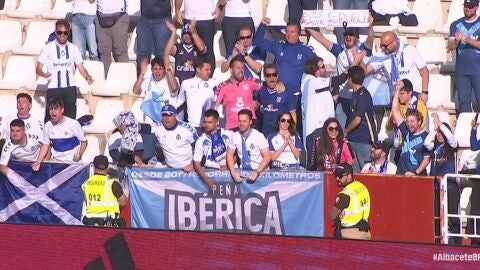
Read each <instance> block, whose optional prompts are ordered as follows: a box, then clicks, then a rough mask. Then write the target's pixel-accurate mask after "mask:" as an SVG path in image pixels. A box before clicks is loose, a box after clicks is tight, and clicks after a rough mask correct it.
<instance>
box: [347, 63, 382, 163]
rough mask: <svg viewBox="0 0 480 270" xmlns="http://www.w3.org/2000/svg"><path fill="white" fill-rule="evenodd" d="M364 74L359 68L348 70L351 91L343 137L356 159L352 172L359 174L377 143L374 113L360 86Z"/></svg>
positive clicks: (364, 91)
mask: <svg viewBox="0 0 480 270" xmlns="http://www.w3.org/2000/svg"><path fill="white" fill-rule="evenodd" d="M364 79H365V72H364V71H363V69H362V68H361V67H359V66H354V67H351V68H349V69H348V83H349V84H350V87H352V89H353V94H352V103H351V107H350V114H349V115H348V116H349V117H348V118H347V123H348V125H347V127H346V128H345V137H346V138H347V139H348V141H349V142H350V143H351V145H352V149H353V152H354V153H355V156H356V158H357V160H356V162H355V163H354V164H353V170H354V171H355V172H360V170H361V169H362V168H363V166H365V163H366V162H368V160H369V158H370V151H371V149H372V145H374V144H375V143H376V142H377V129H376V125H375V111H374V109H373V101H372V96H371V95H370V92H368V90H367V89H366V88H365V87H363V86H362V84H363V80H364Z"/></svg>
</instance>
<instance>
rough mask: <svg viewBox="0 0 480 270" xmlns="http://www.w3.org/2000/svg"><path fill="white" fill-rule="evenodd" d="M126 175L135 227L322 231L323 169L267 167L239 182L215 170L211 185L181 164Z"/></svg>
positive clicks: (134, 170)
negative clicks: (249, 180)
mask: <svg viewBox="0 0 480 270" xmlns="http://www.w3.org/2000/svg"><path fill="white" fill-rule="evenodd" d="M248 173H249V172H242V175H243V176H245V177H246V176H248ZM127 175H128V182H129V187H130V204H131V209H132V227H136V228H152V229H168V230H191V231H216V232H233V233H259V234H274V235H295V236H324V220H323V214H324V211H323V209H324V205H323V204H324V182H323V181H324V174H323V172H299V171H267V172H264V173H262V175H261V176H260V177H259V178H258V179H257V180H256V181H255V182H254V183H247V182H246V181H244V182H243V183H241V184H235V183H234V182H233V180H232V178H231V176H230V173H229V172H227V171H213V170H212V171H207V175H208V176H209V177H211V178H212V179H214V181H215V185H214V186H213V187H212V189H211V190H210V191H209V190H208V189H207V187H206V186H205V184H204V183H203V182H202V180H201V179H200V178H199V177H198V176H197V175H196V174H195V173H184V172H183V171H180V170H172V169H156V168H139V167H132V168H129V169H128V170H127Z"/></svg>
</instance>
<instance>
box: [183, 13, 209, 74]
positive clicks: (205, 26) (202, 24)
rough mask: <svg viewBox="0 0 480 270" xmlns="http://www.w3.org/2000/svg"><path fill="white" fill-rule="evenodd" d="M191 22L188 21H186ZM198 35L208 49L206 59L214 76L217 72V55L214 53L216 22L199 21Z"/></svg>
mask: <svg viewBox="0 0 480 270" xmlns="http://www.w3.org/2000/svg"><path fill="white" fill-rule="evenodd" d="M186 21H187V22H189V21H188V20H186ZM196 29H197V33H198V35H199V36H200V37H201V38H202V40H203V42H204V43H205V46H206V47H207V52H206V53H205V57H207V59H208V62H209V63H210V65H211V66H212V74H211V75H213V71H214V70H215V67H216V64H215V53H214V52H213V39H214V36H215V32H216V29H215V20H206V21H197V26H196Z"/></svg>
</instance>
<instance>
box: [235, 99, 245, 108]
mask: <svg viewBox="0 0 480 270" xmlns="http://www.w3.org/2000/svg"><path fill="white" fill-rule="evenodd" d="M235 105H237V108H243V106H244V105H245V103H244V102H243V97H237V103H236V104H235Z"/></svg>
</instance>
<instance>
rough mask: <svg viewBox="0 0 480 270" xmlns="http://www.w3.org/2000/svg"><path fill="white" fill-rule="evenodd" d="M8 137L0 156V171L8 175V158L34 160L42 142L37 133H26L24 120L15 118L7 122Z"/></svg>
mask: <svg viewBox="0 0 480 270" xmlns="http://www.w3.org/2000/svg"><path fill="white" fill-rule="evenodd" d="M9 126H10V128H9V130H10V131H9V133H10V136H9V139H8V140H7V142H6V143H5V145H4V147H3V149H2V153H1V157H0V172H1V173H3V174H4V175H5V176H7V175H8V167H7V166H8V162H9V161H10V160H17V161H25V162H35V161H36V160H37V158H38V154H39V153H40V147H41V146H42V142H41V140H40V138H39V136H38V135H37V134H28V133H26V128H25V122H23V120H22V119H15V120H13V121H12V122H10V123H9Z"/></svg>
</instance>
